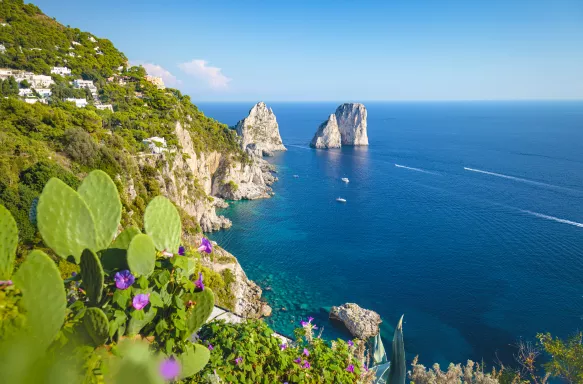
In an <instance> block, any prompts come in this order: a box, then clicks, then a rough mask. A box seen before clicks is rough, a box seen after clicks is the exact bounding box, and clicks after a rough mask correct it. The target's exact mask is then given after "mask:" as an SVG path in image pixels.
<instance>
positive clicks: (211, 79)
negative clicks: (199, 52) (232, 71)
mask: <svg viewBox="0 0 583 384" xmlns="http://www.w3.org/2000/svg"><path fill="white" fill-rule="evenodd" d="M178 67H179V68H180V69H181V70H182V71H183V72H184V73H186V74H188V75H191V76H193V77H195V78H197V79H199V80H202V81H204V82H205V83H206V84H207V85H208V86H209V87H210V88H212V89H217V90H221V89H227V88H228V86H229V82H230V81H231V80H232V79H231V78H229V77H227V76H225V75H224V74H223V73H222V72H221V68H217V67H211V66H209V65H208V62H207V61H206V60H197V59H194V60H191V61H188V62H186V63H180V64H178Z"/></svg>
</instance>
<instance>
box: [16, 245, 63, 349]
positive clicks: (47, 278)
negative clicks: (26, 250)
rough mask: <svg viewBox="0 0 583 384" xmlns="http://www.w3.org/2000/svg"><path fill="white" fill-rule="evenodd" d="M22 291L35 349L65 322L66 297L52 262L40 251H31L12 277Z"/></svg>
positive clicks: (53, 336) (59, 276)
mask: <svg viewBox="0 0 583 384" xmlns="http://www.w3.org/2000/svg"><path fill="white" fill-rule="evenodd" d="M13 280H14V284H15V285H16V287H18V288H19V289H20V290H21V291H22V299H21V301H20V303H21V305H22V307H23V308H24V309H25V311H26V319H27V320H26V323H27V328H28V331H29V332H28V334H29V336H30V337H32V338H33V339H34V341H35V343H36V346H37V348H38V350H39V351H44V350H45V349H46V348H47V347H48V346H49V345H50V344H51V342H52V341H53V340H54V339H55V337H56V336H57V334H58V332H59V330H60V329H61V326H62V325H63V323H64V321H65V311H66V308H67V300H66V295H65V288H64V285H63V280H62V279H61V275H60V273H59V270H58V269H57V266H56V265H55V262H54V261H53V260H51V258H50V257H48V256H47V255H46V254H44V253H43V252H41V251H38V250H35V251H32V252H31V253H30V254H29V255H28V256H27V257H26V260H25V261H24V262H23V263H22V264H21V265H20V268H18V270H17V271H16V273H15V274H14V276H13Z"/></svg>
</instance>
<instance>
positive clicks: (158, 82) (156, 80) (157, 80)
mask: <svg viewBox="0 0 583 384" xmlns="http://www.w3.org/2000/svg"><path fill="white" fill-rule="evenodd" d="M146 80H147V81H149V82H150V83H152V84H154V85H155V86H156V87H158V89H166V86H165V85H164V80H162V78H161V77H157V76H150V75H146Z"/></svg>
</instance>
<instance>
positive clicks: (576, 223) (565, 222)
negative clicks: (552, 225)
mask: <svg viewBox="0 0 583 384" xmlns="http://www.w3.org/2000/svg"><path fill="white" fill-rule="evenodd" d="M520 212H524V213H528V214H529V215H532V216H536V217H540V218H541V219H546V220H552V221H556V222H557V223H563V224H569V225H573V226H575V227H579V228H583V223H578V222H576V221H571V220H567V219H561V218H560V217H555V216H549V215H545V214H542V213H538V212H533V211H529V210H526V209H521V210H520Z"/></svg>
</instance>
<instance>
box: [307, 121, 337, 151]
mask: <svg viewBox="0 0 583 384" xmlns="http://www.w3.org/2000/svg"><path fill="white" fill-rule="evenodd" d="M340 146H341V137H340V130H339V129H338V123H337V122H336V115H334V114H332V115H330V117H328V120H327V121H325V122H323V123H322V124H320V127H319V128H318V131H317V132H316V134H315V135H314V138H313V139H312V142H311V143H310V147H314V148H340Z"/></svg>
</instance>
